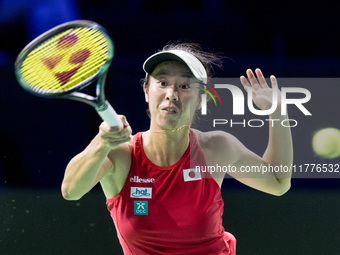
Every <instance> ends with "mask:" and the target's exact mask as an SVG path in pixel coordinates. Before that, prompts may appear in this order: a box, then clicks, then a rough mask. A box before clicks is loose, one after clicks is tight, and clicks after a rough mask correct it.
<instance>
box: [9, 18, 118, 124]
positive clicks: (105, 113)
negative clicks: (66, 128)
mask: <svg viewBox="0 0 340 255" xmlns="http://www.w3.org/2000/svg"><path fill="white" fill-rule="evenodd" d="M113 55H114V46H113V42H112V40H111V38H110V36H109V35H108V33H107V31H106V30H105V29H104V28H103V27H101V26H100V25H98V24H97V23H95V22H92V21H87V20H76V21H71V22H67V23H63V24H61V25H59V26H56V27H54V28H52V29H50V30H48V31H47V32H45V33H43V34H42V35H40V36H39V37H37V38H36V39H34V40H33V41H32V42H30V43H29V44H28V45H27V46H26V47H25V48H24V49H23V50H22V51H21V52H20V54H19V56H18V57H17V59H16V62H15V73H16V77H17V80H18V81H19V83H20V85H21V86H22V87H23V88H24V89H25V90H27V91H28V92H30V93H32V94H34V95H36V96H40V97H45V98H67V99H73V100H77V101H81V102H83V103H86V104H89V105H91V106H93V107H94V108H95V109H96V111H97V112H98V114H99V115H100V117H101V118H102V119H103V120H104V121H105V122H106V123H107V124H108V125H110V126H111V127H114V126H121V127H122V126H123V124H122V122H121V121H120V119H119V118H118V116H117V114H116V112H115V110H114V109H113V108H112V106H111V105H110V103H109V102H108V101H107V100H106V99H105V91H104V85H105V78H106V74H107V70H108V68H109V66H110V64H111V61H112V58H113ZM93 83H96V96H95V97H94V96H90V95H88V94H85V93H82V92H79V91H80V90H82V89H84V88H85V87H87V86H88V85H90V84H93Z"/></svg>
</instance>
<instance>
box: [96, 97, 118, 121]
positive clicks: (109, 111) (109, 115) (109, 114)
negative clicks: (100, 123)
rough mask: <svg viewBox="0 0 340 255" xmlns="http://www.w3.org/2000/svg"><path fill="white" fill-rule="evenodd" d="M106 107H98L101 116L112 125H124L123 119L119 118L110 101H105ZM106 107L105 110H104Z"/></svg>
mask: <svg viewBox="0 0 340 255" xmlns="http://www.w3.org/2000/svg"><path fill="white" fill-rule="evenodd" d="M105 106H106V107H100V108H96V110H97V112H98V114H99V116H100V117H101V118H102V119H103V120H104V121H105V122H106V123H107V124H108V125H109V126H110V127H116V126H120V127H123V123H122V121H121V120H120V119H119V118H118V115H117V113H116V111H115V110H114V109H113V107H112V106H111V105H110V103H109V102H108V101H106V102H105ZM103 108H104V110H102V109H103Z"/></svg>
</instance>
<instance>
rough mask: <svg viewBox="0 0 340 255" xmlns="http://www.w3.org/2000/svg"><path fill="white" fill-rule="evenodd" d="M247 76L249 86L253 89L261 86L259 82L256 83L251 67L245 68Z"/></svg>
mask: <svg viewBox="0 0 340 255" xmlns="http://www.w3.org/2000/svg"><path fill="white" fill-rule="evenodd" d="M246 73H247V76H248V79H249V82H250V84H251V86H252V87H253V88H254V89H260V88H261V86H260V84H259V83H258V81H257V79H256V77H255V75H254V73H253V71H252V70H251V69H248V70H247V72H246Z"/></svg>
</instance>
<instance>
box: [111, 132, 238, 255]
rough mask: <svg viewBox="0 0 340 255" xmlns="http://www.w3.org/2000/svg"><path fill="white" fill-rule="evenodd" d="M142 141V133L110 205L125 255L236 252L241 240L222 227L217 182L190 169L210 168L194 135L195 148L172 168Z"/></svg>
mask: <svg viewBox="0 0 340 255" xmlns="http://www.w3.org/2000/svg"><path fill="white" fill-rule="evenodd" d="M141 139H142V133H137V134H136V135H135V137H134V149H133V159H132V166H131V169H130V173H129V175H128V177H127V179H126V182H125V184H124V187H123V188H122V190H121V191H120V193H119V194H118V195H117V196H115V197H114V198H109V199H107V203H106V204H107V208H108V210H109V211H110V214H111V217H112V219H113V222H114V224H115V227H116V230H117V234H118V238H119V241H120V243H121V245H122V248H123V251H124V254H126V255H130V254H133V255H144V254H148V255H150V254H152V255H153V254H159V255H160V254H167V255H168V254H178V255H179V254H180V255H187V254H188V255H189V254H190V255H191V254H194V255H199V254H202V255H208V254H211V255H218V254H229V255H232V254H235V247H236V240H235V238H234V237H233V236H232V235H231V234H230V233H227V232H225V231H224V228H223V226H222V214H223V205H224V203H223V200H222V196H221V192H220V188H219V186H218V184H217V183H216V181H215V180H214V179H213V178H204V176H203V174H199V173H195V171H193V169H190V165H191V166H193V162H194V164H195V165H198V166H206V162H205V159H204V156H203V153H202V150H201V147H200V145H199V143H198V140H197V138H196V135H195V134H194V133H193V132H192V131H190V146H189V147H188V149H187V150H186V152H185V153H184V155H183V156H182V157H181V159H180V160H179V161H178V162H177V163H175V164H173V165H171V166H168V167H160V166H157V165H155V164H153V163H152V162H151V161H150V160H149V159H148V158H147V156H146V155H145V153H144V151H143V147H142V141H141ZM190 150H191V153H190ZM190 160H191V164H190Z"/></svg>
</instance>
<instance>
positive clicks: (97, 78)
mask: <svg viewBox="0 0 340 255" xmlns="http://www.w3.org/2000/svg"><path fill="white" fill-rule="evenodd" d="M79 27H87V28H90V29H96V30H99V31H100V32H101V33H102V34H104V35H105V37H106V38H105V39H106V40H107V43H108V53H107V59H106V62H105V63H104V64H103V65H102V66H101V67H100V68H99V70H98V71H97V72H96V73H95V74H93V75H91V76H90V77H88V78H86V79H85V80H84V81H82V82H80V83H78V84H77V85H76V86H73V87H72V88H68V89H65V90H61V91H58V92H55V91H54V93H46V92H45V93H44V92H41V89H40V90H39V89H38V91H37V89H34V88H32V86H31V85H30V84H28V83H27V82H26V81H25V80H24V78H23V77H22V75H21V67H22V64H23V62H24V61H25V59H26V57H27V56H28V54H30V53H31V52H32V51H33V50H34V49H35V48H36V47H37V46H39V45H40V44H41V43H43V42H45V41H46V40H49V39H51V38H52V37H53V36H55V35H57V34H59V33H60V32H63V31H66V30H68V29H72V28H79ZM113 55H114V45H113V42H112V40H111V37H110V36H109V34H108V32H107V30H106V29H105V28H103V27H102V26H100V25H99V24H98V23H96V22H93V21H89V20H75V21H70V22H66V23H63V24H61V25H58V26H56V27H54V28H52V29H50V30H48V31H46V32H45V33H43V34H41V35H40V36H38V37H37V38H35V39H34V40H33V41H31V42H30V43H29V44H28V45H27V46H26V47H25V48H24V49H23V50H22V51H21V52H20V54H19V55H18V57H17V59H16V61H15V74H16V78H17V80H18V81H19V84H20V85H21V86H22V87H23V88H24V89H25V90H26V91H28V92H29V93H31V94H33V95H35V96H39V97H44V98H63V99H72V100H76V101H80V102H83V103H86V104H88V105H91V106H92V107H94V108H95V109H96V111H97V112H98V114H99V115H100V116H101V117H102V119H103V120H104V121H105V122H107V123H108V124H109V125H110V126H112V127H113V126H121V127H122V126H123V125H122V122H121V121H120V119H119V118H118V116H117V113H116V112H115V110H114V109H113V108H112V106H111V105H110V103H109V102H108V101H107V100H106V99H105V80H106V74H107V71H108V69H109V66H110V64H111V62H112V59H113ZM95 82H96V83H97V84H96V97H94V96H91V95H88V94H85V93H82V92H80V91H81V90H82V89H84V88H86V87H87V86H89V85H91V84H93V83H95Z"/></svg>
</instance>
